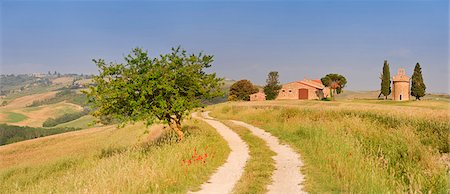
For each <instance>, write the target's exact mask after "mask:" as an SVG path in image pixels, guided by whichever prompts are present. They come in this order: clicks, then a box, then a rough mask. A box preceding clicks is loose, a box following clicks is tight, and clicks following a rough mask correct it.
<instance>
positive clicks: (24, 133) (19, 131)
mask: <svg viewBox="0 0 450 194" xmlns="http://www.w3.org/2000/svg"><path fill="white" fill-rule="evenodd" d="M75 130H79V128H68V127H66V128H52V129H45V128H34V127H20V126H14V125H6V124H0V146H1V145H6V144H10V143H14V142H19V141H24V140H27V139H34V138H38V137H45V136H49V135H54V134H59V133H65V132H69V131H75Z"/></svg>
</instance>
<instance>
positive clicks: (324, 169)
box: [208, 100, 450, 193]
mask: <svg viewBox="0 0 450 194" xmlns="http://www.w3.org/2000/svg"><path fill="white" fill-rule="evenodd" d="M448 107H449V101H447V100H440V101H436V100H423V101H409V102H395V101H390V100H389V101H383V100H380V101H378V100H376V101H374V100H369V101H367V100H341V101H334V102H326V101H297V100H286V101H264V102H227V103H222V104H218V105H214V106H210V107H208V109H210V110H212V113H211V115H212V116H214V117H218V118H220V119H224V120H227V119H234V120H242V121H244V122H248V123H250V124H253V125H255V126H258V127H260V128H262V129H264V130H266V131H268V132H270V133H272V134H273V135H275V136H277V137H278V138H280V139H281V141H282V142H284V143H287V144H289V145H291V146H292V147H293V148H295V149H296V150H297V151H298V152H299V153H300V154H301V155H302V159H303V160H304V162H305V167H304V168H303V170H302V171H303V173H304V174H305V175H306V185H305V186H306V187H305V188H306V190H307V191H308V192H312V193H323V192H339V193H340V192H344V193H405V192H408V193H409V192H412V193H417V192H419V193H428V192H431V193H448V192H449V191H450V190H449V185H448V184H449V178H448V177H449V164H450V160H449V153H448V152H449V141H450V135H449V134H450V132H449V128H450V123H449V121H450V112H449V108H448Z"/></svg>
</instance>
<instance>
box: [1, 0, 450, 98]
mask: <svg viewBox="0 0 450 194" xmlns="http://www.w3.org/2000/svg"><path fill="white" fill-rule="evenodd" d="M0 6H1V32H0V33H1V69H0V73H2V74H11V73H15V74H17V73H35V72H41V73H46V72H47V71H52V72H53V71H58V72H61V73H84V74H93V73H96V72H97V68H96V66H95V64H94V63H92V61H91V60H92V59H98V58H102V59H105V60H107V61H108V62H109V61H115V62H122V61H123V56H124V55H126V54H128V53H129V52H130V51H131V49H132V48H134V47H142V48H144V49H145V50H148V51H149V54H150V55H151V56H153V57H155V56H158V55H159V54H162V53H168V52H170V48H171V47H176V46H181V47H182V48H184V49H186V50H187V51H188V52H189V53H197V52H200V51H204V53H205V54H212V55H214V56H215V62H214V63H213V67H212V68H211V69H210V70H209V71H214V72H217V74H218V75H219V76H221V77H226V78H229V79H234V80H239V79H249V80H251V81H252V82H254V83H256V84H259V85H263V84H264V82H265V79H266V77H267V74H268V72H269V71H278V72H279V74H280V81H281V82H282V83H286V82H290V81H295V80H301V79H304V78H305V77H306V78H311V79H319V78H320V77H323V76H324V75H325V74H328V73H339V74H342V75H344V76H345V77H346V78H347V80H348V85H347V87H346V89H348V90H354V91H372V90H378V89H379V87H380V79H379V75H380V72H381V69H382V65H383V61H384V60H388V62H389V63H390V67H391V69H390V70H391V76H392V75H395V74H396V73H397V69H398V68H405V70H406V73H407V75H409V76H411V75H412V72H413V69H414V65H415V64H416V63H417V62H419V63H420V64H421V66H422V72H423V75H424V80H425V84H426V86H427V92H432V93H449V83H448V82H449V67H448V65H449V63H448V61H449V56H448V52H449V49H448V44H449V38H448V35H449V34H448V32H449V29H448V27H449V19H448V18H449V11H448V10H449V2H448V1H441V0H436V1H381V2H376V1H343V2H336V1H319V2H316V1H298V2H293V1H281V2H266V1H264V2H248V1H234V2H223V1H219V2H206V1H187V2H186V1H183V2H175V1H170V2H160V1H133V2H125V1H103V2H102V1H94V2H90V1H65V2H56V1H37V2H31V1H2V2H0Z"/></svg>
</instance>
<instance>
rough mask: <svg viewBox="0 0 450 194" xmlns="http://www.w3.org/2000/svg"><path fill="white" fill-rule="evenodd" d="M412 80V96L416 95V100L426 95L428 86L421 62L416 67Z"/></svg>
mask: <svg viewBox="0 0 450 194" xmlns="http://www.w3.org/2000/svg"><path fill="white" fill-rule="evenodd" d="M411 80H412V81H411V96H414V97H416V100H420V98H421V97H424V96H425V90H426V88H427V87H426V86H425V83H423V77H422V68H421V67H420V64H419V63H417V64H416V66H415V67H414V73H413V75H412V77H411Z"/></svg>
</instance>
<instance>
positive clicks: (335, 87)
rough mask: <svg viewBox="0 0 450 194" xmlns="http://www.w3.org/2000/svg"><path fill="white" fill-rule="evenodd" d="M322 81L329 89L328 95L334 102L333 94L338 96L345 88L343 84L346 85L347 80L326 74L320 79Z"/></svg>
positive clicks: (333, 74) (337, 75)
mask: <svg viewBox="0 0 450 194" xmlns="http://www.w3.org/2000/svg"><path fill="white" fill-rule="evenodd" d="M320 81H322V83H323V85H324V86H326V87H329V88H330V95H331V98H332V99H333V100H334V95H333V94H334V93H337V94H340V93H341V92H342V91H343V90H342V89H343V88H344V87H345V84H347V79H345V77H344V76H342V75H339V74H335V73H331V74H327V75H326V76H325V77H323V78H322V79H320Z"/></svg>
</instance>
